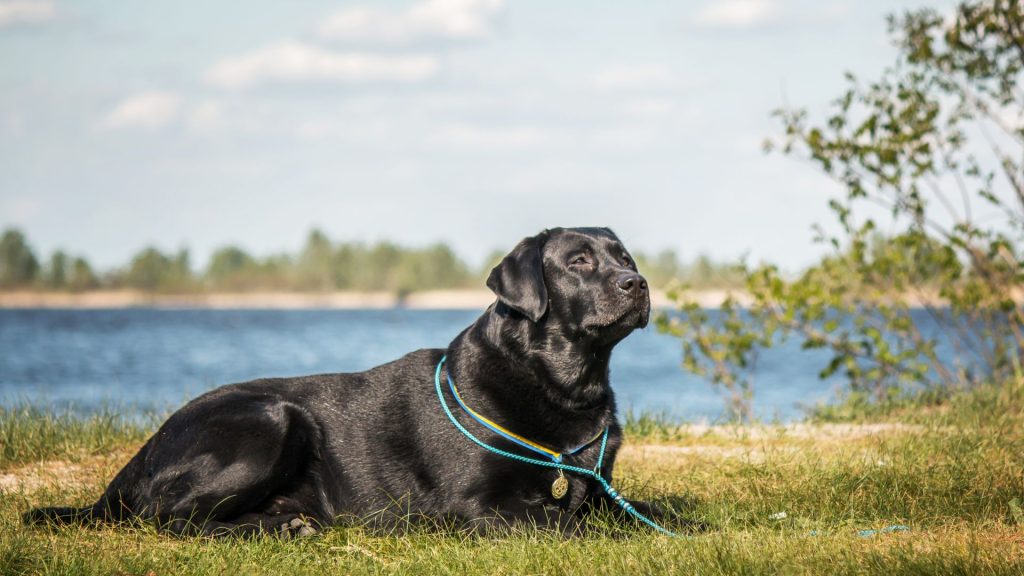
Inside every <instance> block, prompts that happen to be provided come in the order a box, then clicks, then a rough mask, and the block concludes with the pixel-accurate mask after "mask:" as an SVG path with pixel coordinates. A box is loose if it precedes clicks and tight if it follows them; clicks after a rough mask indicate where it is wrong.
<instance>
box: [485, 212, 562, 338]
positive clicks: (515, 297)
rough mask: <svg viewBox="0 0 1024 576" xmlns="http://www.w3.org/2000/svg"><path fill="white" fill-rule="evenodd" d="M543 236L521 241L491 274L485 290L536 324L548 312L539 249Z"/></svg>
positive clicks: (541, 234) (544, 238)
mask: <svg viewBox="0 0 1024 576" xmlns="http://www.w3.org/2000/svg"><path fill="white" fill-rule="evenodd" d="M547 237H548V235H547V232H546V231H545V232H542V233H540V234H538V235H536V236H531V237H529V238H526V239H524V240H523V241H522V242H520V243H519V244H517V245H516V247H515V248H513V249H512V251H511V252H509V254H508V256H505V257H504V258H503V259H502V260H501V263H500V264H498V265H497V266H495V267H494V269H493V270H491V274H490V276H488V277H487V287H488V288H490V289H491V291H493V292H494V293H495V294H497V295H498V300H499V301H501V302H502V303H503V304H505V305H506V306H508V307H509V308H511V309H513V310H515V311H516V312H519V313H520V314H522V315H523V316H526V317H527V318H529V319H530V321H532V322H537V321H539V320H540V319H541V318H542V317H543V316H544V313H545V312H547V310H548V289H547V286H545V285H544V262H543V259H542V257H541V248H542V247H543V246H544V242H545V241H546V240H547Z"/></svg>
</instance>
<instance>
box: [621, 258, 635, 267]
mask: <svg viewBox="0 0 1024 576" xmlns="http://www.w3.org/2000/svg"><path fill="white" fill-rule="evenodd" d="M622 265H623V266H625V267H627V268H628V267H630V266H632V265H633V261H632V260H630V258H629V256H623V257H622Z"/></svg>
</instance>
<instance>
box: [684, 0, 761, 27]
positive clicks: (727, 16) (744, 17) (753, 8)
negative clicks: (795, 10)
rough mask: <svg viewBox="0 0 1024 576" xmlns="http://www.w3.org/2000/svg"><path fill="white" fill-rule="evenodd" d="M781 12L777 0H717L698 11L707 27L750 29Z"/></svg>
mask: <svg viewBox="0 0 1024 576" xmlns="http://www.w3.org/2000/svg"><path fill="white" fill-rule="evenodd" d="M778 14H779V6H778V3H777V1H776V0H717V1H715V2H712V3H710V4H707V5H705V6H704V8H703V9H702V10H701V11H700V12H698V13H697V18H696V22H697V24H698V25H700V26H704V27H706V28H726V29H734V30H749V29H751V28H756V27H758V26H761V25H764V24H766V23H768V22H771V21H772V20H773V19H775V17H776V16H778Z"/></svg>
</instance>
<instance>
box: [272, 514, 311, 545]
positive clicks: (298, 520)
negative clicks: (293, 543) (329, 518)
mask: <svg viewBox="0 0 1024 576" xmlns="http://www.w3.org/2000/svg"><path fill="white" fill-rule="evenodd" d="M316 533H317V530H316V527H315V526H313V524H311V523H310V521H308V520H306V519H305V518H303V517H301V516H297V517H295V518H292V520H291V522H284V523H282V524H281V525H280V526H279V527H278V531H277V535H278V536H279V537H280V538H281V539H282V540H291V539H292V538H305V537H307V536H313V535H315V534H316Z"/></svg>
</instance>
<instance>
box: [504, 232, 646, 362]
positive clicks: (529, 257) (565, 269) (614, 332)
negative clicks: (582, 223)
mask: <svg viewBox="0 0 1024 576" xmlns="http://www.w3.org/2000/svg"><path fill="white" fill-rule="evenodd" d="M487 287H488V288H490V289H491V290H493V291H494V293H495V294H496V295H497V296H498V307H499V308H501V307H504V308H505V309H508V310H511V311H513V313H515V314H519V315H521V316H522V317H524V318H525V319H528V320H529V321H530V322H533V323H535V324H546V325H547V328H548V330H551V329H552V328H557V329H558V330H560V331H562V332H563V333H564V335H565V336H566V337H568V338H569V339H572V340H576V341H578V340H580V339H588V340H590V341H591V342H593V343H595V344H602V345H609V344H615V343H616V342H618V341H619V340H622V339H623V338H625V337H626V336H627V335H628V334H629V333H630V332H632V331H633V330H634V329H636V328H642V327H644V326H646V325H647V321H648V318H649V316H650V311H651V300H650V295H649V291H648V289H647V281H646V280H645V279H644V277H643V276H641V275H640V274H639V273H638V272H637V269H636V263H635V262H633V258H632V257H631V256H630V255H629V252H628V251H627V250H626V248H625V246H623V245H622V242H620V241H619V239H618V237H616V236H615V233H614V232H612V231H611V230H609V229H608V228H553V229H550V230H545V231H544V232H541V233H540V234H538V235H536V236H531V237H529V238H526V239H524V240H523V241H522V242H520V243H519V244H518V245H516V247H515V248H514V249H513V250H512V252H510V253H509V254H508V255H507V256H505V258H504V259H503V260H502V261H501V263H500V264H498V265H497V266H496V267H495V268H494V269H493V270H491V274H490V276H489V277H488V278H487ZM552 325H554V326H552Z"/></svg>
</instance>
